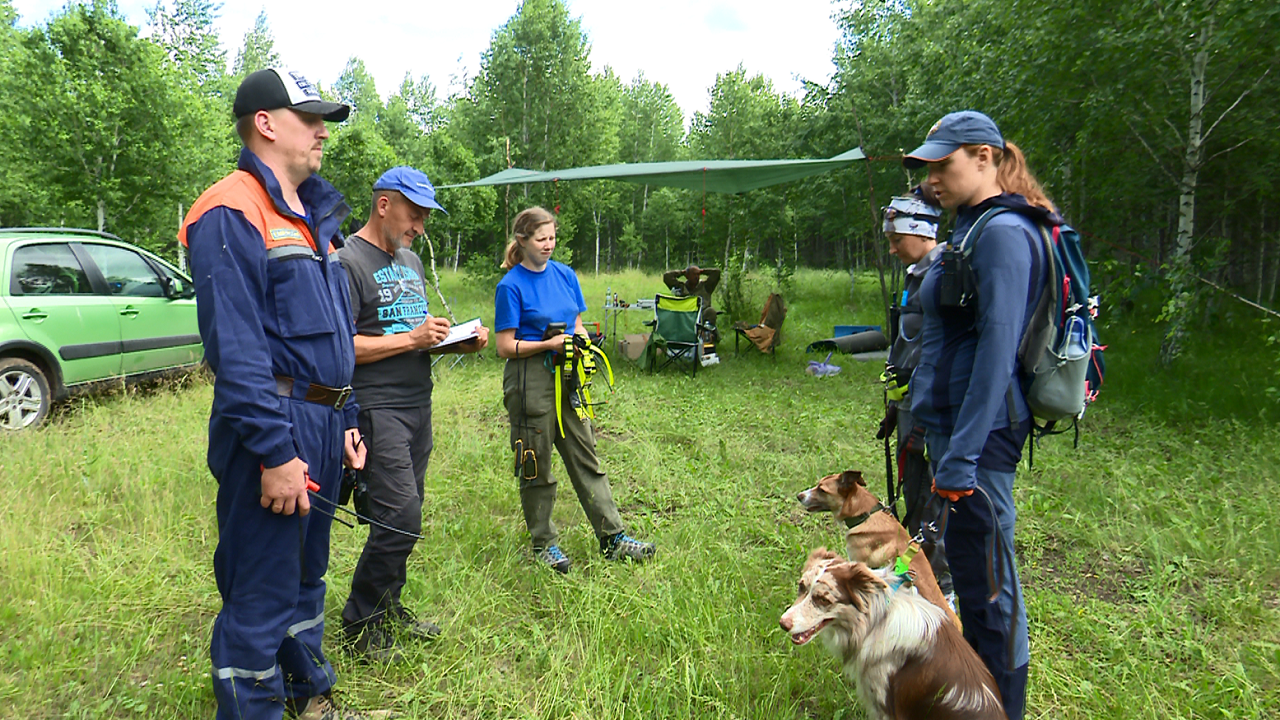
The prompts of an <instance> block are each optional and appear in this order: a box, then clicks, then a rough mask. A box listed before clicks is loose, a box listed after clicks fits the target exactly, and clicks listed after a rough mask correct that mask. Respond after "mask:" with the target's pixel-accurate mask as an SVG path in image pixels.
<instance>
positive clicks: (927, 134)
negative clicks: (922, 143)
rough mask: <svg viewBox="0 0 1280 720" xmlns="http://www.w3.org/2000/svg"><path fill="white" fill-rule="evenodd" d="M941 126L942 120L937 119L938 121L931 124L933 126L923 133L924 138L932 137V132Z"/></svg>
mask: <svg viewBox="0 0 1280 720" xmlns="http://www.w3.org/2000/svg"><path fill="white" fill-rule="evenodd" d="M941 127H942V121H941V120H939V121H938V122H936V123H934V124H933V127H931V128H929V132H927V133H925V138H926V139H927V138H931V137H933V134H934V133H936V132H938V129H939V128H941Z"/></svg>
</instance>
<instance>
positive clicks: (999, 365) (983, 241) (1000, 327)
mask: <svg viewBox="0 0 1280 720" xmlns="http://www.w3.org/2000/svg"><path fill="white" fill-rule="evenodd" d="M997 205H999V206H1004V207H1009V208H1011V209H1012V210H1013V211H1014V212H1005V213H1002V214H1000V215H997V216H995V217H993V218H992V219H991V220H990V221H989V222H988V223H987V225H986V227H985V228H983V230H982V233H981V235H979V236H978V237H977V238H975V239H974V240H973V253H972V255H971V256H970V266H971V267H972V268H973V274H974V279H975V282H976V286H977V299H976V301H975V302H974V303H970V306H969V307H965V308H946V307H942V306H941V303H940V302H939V291H940V283H939V278H940V277H941V274H942V263H934V265H933V266H932V267H930V268H929V270H928V271H927V272H926V273H925V276H924V280H923V282H922V283H921V287H920V298H921V301H922V304H923V308H924V328H923V330H922V331H921V357H920V364H919V365H918V366H917V367H916V370H915V373H914V374H913V375H912V377H911V390H912V392H911V413H912V415H913V416H914V417H915V420H916V422H917V423H919V424H920V425H922V426H923V427H924V428H925V429H927V430H931V431H933V432H936V433H941V434H945V435H948V436H950V438H951V440H950V443H949V445H948V448H947V452H946V453H945V454H944V455H943V456H942V457H941V458H934V461H935V462H936V463H937V472H936V473H935V482H936V484H937V487H938V488H940V489H944V490H967V489H969V488H972V487H974V484H975V482H976V481H975V477H974V476H975V473H976V470H977V466H978V465H982V466H983V467H988V468H991V469H995V470H1000V471H1012V470H1013V469H1014V466H1015V465H1016V464H1017V461H1018V459H1019V458H1020V457H1021V444H1022V440H1023V439H1025V437H1026V431H1027V430H1028V429H1029V428H1030V422H1028V420H1029V418H1030V417H1031V413H1030V411H1029V410H1028V408H1027V403H1026V400H1025V399H1024V398H1023V394H1022V385H1021V383H1020V382H1019V374H1018V368H1017V354H1018V345H1019V343H1020V342H1021V340H1022V335H1023V332H1024V331H1025V330H1026V327H1027V323H1028V322H1029V321H1030V319H1031V314H1032V312H1033V311H1034V310H1035V306H1036V302H1037V301H1038V300H1039V298H1040V294H1041V293H1042V292H1043V290H1044V283H1045V274H1046V267H1045V262H1044V250H1043V243H1042V240H1041V239H1040V236H1039V230H1038V229H1037V227H1036V223H1045V224H1049V225H1054V224H1061V222H1062V219H1061V218H1060V217H1058V216H1057V214H1055V213H1050V212H1049V211H1046V210H1044V209H1042V208H1038V207H1034V206H1032V205H1030V204H1028V203H1027V202H1026V200H1025V199H1023V197H1022V196H1021V195H1016V194H1010V193H1006V194H1003V195H999V196H996V197H994V198H990V199H988V200H985V201H983V202H982V203H979V204H978V205H977V206H976V207H972V208H970V207H961V208H959V210H958V212H957V215H956V224H955V229H954V230H953V231H952V234H951V237H952V238H953V239H956V240H957V241H958V239H959V238H962V237H964V234H965V233H966V232H968V230H969V228H970V227H972V226H973V223H974V222H975V221H976V220H977V219H978V217H979V216H981V215H982V213H983V212H985V211H986V210H987V209H988V208H991V207H993V206H997ZM975 305H976V307H975ZM1011 391H1012V410H1013V414H1012V417H1011V416H1010V392H1011ZM1014 425H1017V426H1018V428H1019V430H1018V431H1011V430H1010V428H1011V426H1014Z"/></svg>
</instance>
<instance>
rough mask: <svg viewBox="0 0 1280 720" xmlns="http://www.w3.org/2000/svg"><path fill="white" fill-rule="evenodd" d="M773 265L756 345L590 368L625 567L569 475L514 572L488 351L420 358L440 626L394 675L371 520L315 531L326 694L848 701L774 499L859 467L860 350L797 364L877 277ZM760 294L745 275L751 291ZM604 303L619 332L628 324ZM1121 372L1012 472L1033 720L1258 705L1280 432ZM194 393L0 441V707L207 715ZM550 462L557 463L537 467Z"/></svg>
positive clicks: (199, 428) (802, 547)
mask: <svg viewBox="0 0 1280 720" xmlns="http://www.w3.org/2000/svg"><path fill="white" fill-rule="evenodd" d="M442 279H443V280H444V285H445V287H444V289H443V290H444V293H445V295H446V297H448V298H449V299H450V302H451V304H452V305H453V307H454V311H455V314H456V315H457V317H458V319H460V320H464V319H467V318H470V317H474V316H480V317H484V318H486V320H487V321H491V319H492V295H491V291H489V290H484V289H476V288H473V287H469V286H468V285H467V284H466V282H465V279H464V278H463V277H461V276H456V275H453V274H446V275H445V276H444V277H443V278H442ZM793 283H794V286H793V287H794V289H793V291H792V292H791V296H790V297H788V302H789V307H790V312H789V314H788V317H787V321H786V326H785V327H786V330H785V341H784V345H785V347H784V348H783V351H782V353H781V356H780V357H778V358H777V359H776V360H774V359H770V358H766V357H762V356H760V355H758V354H755V353H752V354H744V355H742V356H741V357H738V356H735V355H734V354H733V352H732V350H731V343H732V340H731V339H730V338H731V333H730V332H727V331H726V332H725V334H726V336H729V337H727V338H726V342H724V343H722V349H721V350H722V354H723V356H724V358H723V361H722V363H721V364H720V365H718V366H715V367H711V368H707V369H705V370H704V371H701V372H699V373H698V375H697V377H696V378H690V377H686V376H681V375H678V374H675V373H665V374H658V375H648V374H644V373H641V372H639V371H638V370H637V369H636V368H634V366H631V365H630V364H628V363H627V362H626V361H624V360H622V359H621V358H618V357H615V358H614V361H615V362H614V364H615V371H616V372H617V374H618V388H617V392H615V393H614V394H613V395H611V396H608V397H607V399H608V400H609V405H608V406H606V407H604V408H602V409H601V410H600V412H599V418H598V423H597V430H598V437H599V446H600V454H601V457H602V458H603V462H604V465H605V469H606V470H607V472H608V473H609V475H610V478H611V481H612V483H613V486H614V492H615V495H616V497H617V500H618V503H619V505H620V507H621V508H622V513H623V518H624V520H625V522H626V523H627V524H628V525H629V527H630V528H631V530H633V531H634V534H636V535H638V536H640V537H643V538H645V539H650V540H653V541H655V542H656V543H657V544H658V555H657V557H656V559H655V560H654V561H653V562H652V563H650V564H647V565H642V566H634V565H618V564H613V563H609V562H606V561H604V560H603V559H601V558H600V557H599V554H598V551H597V549H596V545H595V539H594V538H593V537H592V535H591V532H590V529H589V528H588V527H587V525H586V522H585V520H584V519H583V517H582V512H581V510H580V509H579V508H578V507H577V503H576V500H575V498H574V497H573V493H572V490H571V489H570V488H569V487H565V488H563V489H562V491H561V493H560V502H559V503H558V505H557V509H556V515H555V517H556V521H557V523H558V524H559V525H560V527H561V537H562V542H563V547H564V549H565V551H566V553H568V554H569V555H570V556H571V557H572V558H573V560H574V561H575V565H574V568H573V571H572V573H571V574H570V575H568V576H564V577H562V576H559V575H557V574H555V573H552V572H550V571H548V570H546V569H544V568H540V567H537V566H535V564H534V561H533V559H532V557H531V555H530V553H529V551H528V549H527V547H528V537H527V534H526V532H525V529H524V523H523V519H522V516H521V513H520V508H519V502H518V499H517V496H516V490H515V481H514V478H512V477H511V475H510V472H509V470H508V468H509V467H510V462H509V459H508V455H509V450H508V448H507V429H506V423H505V414H504V412H503V410H502V405H501V361H499V360H496V359H494V358H493V357H492V353H491V352H489V353H486V354H485V355H486V357H481V358H471V359H467V360H465V361H463V362H461V363H459V364H458V365H456V366H452V365H450V363H449V362H448V361H449V360H451V358H446V360H445V361H442V362H441V363H440V364H439V365H438V366H437V374H438V377H437V384H436V390H435V403H434V412H435V443H436V445H435V451H434V453H433V456H432V460H431V466H430V469H429V470H428V473H427V480H426V486H427V492H426V502H425V508H424V524H423V533H424V534H425V535H426V536H427V539H426V540H425V541H422V542H420V543H419V545H418V549H417V551H416V552H415V553H414V555H413V556H412V558H411V559H410V577H409V584H408V587H407V588H406V591H405V597H406V601H407V602H408V603H409V604H410V605H411V606H413V607H414V608H416V609H417V610H418V612H419V613H420V614H422V615H424V616H425V617H429V618H431V619H434V620H436V621H438V622H439V624H440V625H441V626H442V627H443V628H444V630H445V634H444V636H443V637H442V638H441V639H440V640H438V641H437V642H435V643H433V644H430V645H425V646H421V647H414V648H412V649H411V650H410V652H409V655H408V660H407V661H406V662H404V663H402V664H399V665H392V666H381V665H366V664H364V663H362V662H359V661H358V660H357V659H355V658H353V657H351V656H349V655H347V654H345V653H344V652H343V651H342V650H340V649H339V648H338V646H337V643H336V638H337V633H335V630H336V629H337V628H338V626H339V623H340V621H339V617H338V613H339V610H340V608H341V605H342V603H343V602H344V601H345V598H346V589H347V583H349V581H350V577H351V572H352V569H353V567H354V564H355V561H356V559H357V558H358V556H359V552H360V549H361V546H362V543H363V538H364V532H363V530H357V531H350V530H347V529H346V528H341V527H336V528H335V533H334V542H333V549H332V554H333V561H332V564H331V570H330V574H329V583H330V584H329V603H328V611H327V612H328V620H329V623H328V626H329V635H330V638H331V639H333V640H334V642H331V643H330V650H329V653H330V658H331V660H332V661H333V662H334V665H335V667H336V668H337V670H338V673H339V676H340V685H339V690H340V693H341V695H342V698H343V699H344V700H345V701H347V704H349V705H353V706H356V707H391V708H394V709H396V710H397V711H398V712H400V713H401V714H402V716H404V717H409V718H428V717H430V718H435V717H446V718H510V717H520V718H561V717H581V718H654V717H673V718H674V717H680V718H684V717H693V716H696V717H722V718H761V719H764V718H787V717H796V718H799V717H804V718H822V719H824V720H825V719H826V718H833V719H841V718H860V717H863V715H862V713H861V711H860V710H859V709H858V707H857V701H856V699H855V698H854V696H853V694H852V692H851V689H850V688H849V687H848V686H847V685H846V683H845V682H844V681H843V680H842V679H841V677H840V674H839V667H838V665H837V663H836V661H835V660H834V659H833V658H830V657H828V656H827V655H825V654H824V653H823V652H822V651H821V649H820V648H819V647H813V646H806V647H802V648H795V649H793V648H792V647H791V646H790V643H789V641H788V639H787V637H786V636H785V634H783V633H782V632H781V631H780V630H778V628H777V619H778V616H779V614H780V612H781V611H782V609H783V608H785V607H786V606H787V605H788V604H789V603H790V602H791V601H792V600H793V599H794V587H795V581H796V579H797V577H798V574H799V569H800V566H801V564H802V563H803V561H804V558H805V556H806V554H807V553H808V551H809V550H810V549H811V548H813V547H817V546H820V545H826V546H829V547H839V546H840V545H841V543H842V533H841V532H840V530H839V529H838V528H836V527H835V525H834V524H833V523H832V522H831V520H830V519H829V518H825V517H816V516H807V515H805V514H804V513H803V512H801V511H800V509H799V506H798V505H797V503H796V502H795V500H794V495H795V493H796V492H797V491H799V490H801V489H803V488H804V487H807V486H808V485H809V484H811V483H812V482H813V481H814V479H815V478H817V477H819V476H821V475H823V474H825V473H828V472H832V471H835V470H840V469H844V468H858V469H862V470H864V471H865V472H867V473H868V475H869V476H870V477H871V478H880V477H882V471H881V470H880V468H883V466H884V460H883V457H882V455H881V454H880V452H881V448H880V445H879V443H878V442H877V441H876V440H875V439H874V431H875V427H876V423H877V421H878V420H879V417H880V413H881V412H882V406H881V400H880V391H879V388H878V383H877V381H876V376H877V375H878V374H879V372H880V369H881V368H880V367H879V366H878V363H876V362H874V361H873V362H859V361H857V360H853V359H851V358H848V357H833V358H832V361H833V362H839V363H840V364H841V365H842V366H843V367H844V370H843V372H842V373H841V374H840V375H838V376H835V377H829V378H813V377H810V376H807V375H805V374H804V373H803V367H804V364H805V363H804V361H805V360H807V359H811V358H812V356H806V355H805V354H804V352H803V349H804V346H805V345H806V344H807V343H808V342H810V341H812V340H815V339H820V338H822V337H827V336H828V335H829V334H830V332H831V326H832V325H835V324H848V323H859V324H861V323H871V324H874V323H878V322H879V317H880V312H881V311H880V310H879V303H878V299H877V298H878V288H877V287H876V286H875V285H874V283H873V282H872V281H871V280H870V279H860V280H859V284H858V286H857V287H856V288H855V289H854V292H852V293H851V292H850V287H849V281H848V276H847V275H844V274H837V273H819V272H799V273H797V274H796V275H795V277H794V279H793ZM583 284H584V292H585V294H586V296H587V300H588V304H589V305H590V306H591V308H592V311H591V312H590V313H588V317H589V319H594V318H597V317H598V316H599V311H598V307H599V305H600V304H601V302H602V301H603V298H604V293H605V289H606V288H607V287H611V288H612V289H613V290H616V291H618V293H619V295H620V296H622V297H624V298H626V299H629V300H634V299H636V298H638V297H642V296H646V295H651V294H652V293H653V292H655V291H656V290H658V289H659V285H660V283H659V282H658V280H657V278H656V277H655V276H650V275H644V274H641V273H638V272H637V273H622V274H617V275H611V276H607V277H605V276H602V277H600V278H591V277H584V282H583ZM769 289H770V288H769V287H768V282H767V280H765V279H756V280H755V281H754V283H753V285H752V292H753V293H754V295H753V297H754V298H755V300H756V301H757V302H758V303H761V304H762V303H763V300H764V296H765V294H766V293H767V292H768V290H769ZM620 317H621V323H622V326H623V330H624V331H627V330H630V331H632V332H640V331H643V326H642V325H640V321H641V320H642V319H645V317H646V315H645V314H644V313H641V312H630V311H625V312H624V313H622V314H621V316H620ZM747 319H749V320H751V321H754V320H755V318H747ZM724 329H725V330H727V326H726V327H725V328H724ZM1112 333H1113V337H1119V333H1118V332H1116V330H1115V329H1114V328H1113V329H1112ZM1112 342H1113V343H1115V345H1116V346H1118V347H1123V344H1122V343H1120V342H1119V341H1116V340H1113V341H1112ZM1113 357H1114V358H1115V359H1114V360H1113V369H1112V372H1114V373H1118V377H1120V378H1124V377H1125V376H1126V373H1134V375H1132V376H1131V377H1136V376H1137V375H1139V374H1140V373H1136V372H1135V371H1133V370H1132V367H1131V366H1130V363H1132V362H1136V361H1137V360H1135V359H1134V356H1132V355H1129V354H1127V353H1126V352H1115V353H1114V355H1113ZM1130 382H1136V380H1134V381H1130V380H1125V381H1123V382H1117V383H1115V384H1114V385H1112V386H1110V387H1108V394H1106V395H1104V399H1103V402H1101V403H1100V404H1099V405H1097V406H1095V407H1094V408H1093V409H1091V411H1090V414H1089V416H1088V417H1087V422H1086V424H1085V430H1084V434H1083V435H1082V437H1081V444H1080V447H1079V448H1078V449H1073V448H1072V447H1071V442H1070V440H1069V439H1064V438H1056V439H1051V440H1047V441H1046V442H1045V443H1044V444H1043V445H1042V447H1040V448H1039V449H1038V450H1037V452H1036V455H1035V467H1034V469H1025V468H1024V469H1023V470H1022V471H1021V472H1020V475H1019V481H1018V488H1017V500H1018V507H1019V515H1020V527H1019V532H1018V548H1019V553H1020V561H1021V565H1022V575H1023V579H1024V585H1025V591H1026V596H1027V602H1028V607H1029V610H1030V622H1031V642H1032V667H1031V687H1030V699H1029V706H1030V712H1029V717H1032V718H1152V719H1155V718H1227V717H1231V718H1270V717H1276V716H1278V715H1280V570H1278V567H1280V564H1278V563H1277V562H1276V557H1277V554H1278V553H1280V533H1278V531H1277V527H1280V524H1278V521H1280V517H1278V513H1277V511H1276V509H1275V505H1274V503H1271V502H1268V500H1269V498H1270V497H1271V495H1272V494H1273V493H1274V488H1275V487H1276V486H1277V481H1278V480H1280V478H1278V477H1277V472H1276V470H1275V468H1276V467H1277V466H1278V465H1280V443H1276V442H1275V441H1274V439H1273V437H1272V436H1273V435H1274V433H1275V430H1276V427H1275V426H1274V425H1273V424H1269V423H1268V422H1267V421H1266V420H1257V419H1255V418H1254V417H1252V416H1249V417H1245V418H1240V419H1231V420H1222V419H1214V418H1215V417H1219V418H1220V417H1223V416H1225V415H1226V414H1225V413H1223V414H1221V415H1216V416H1209V417H1205V416H1203V415H1204V414H1198V413H1193V414H1192V415H1191V416H1185V417H1182V416H1180V417H1177V418H1176V422H1170V420H1169V419H1167V418H1166V417H1164V416H1162V415H1160V414H1159V413H1158V412H1157V410H1156V409H1155V408H1152V407H1149V406H1145V405H1143V404H1142V403H1141V402H1137V401H1134V400H1133V399H1131V398H1123V397H1122V395H1123V392H1122V390H1123V388H1125V387H1129V386H1131V385H1129V383H1130ZM1170 382H1176V381H1170ZM210 398H211V388H210V386H209V385H208V384H207V383H206V382H205V381H204V380H203V379H201V378H192V379H189V380H188V381H187V382H185V383H179V384H177V385H173V386H165V387H162V388H160V389H155V390H147V391H130V392H126V393H121V394H117V395H114V396H111V397H105V398H99V399H92V400H82V401H80V402H79V403H77V404H76V405H75V406H72V407H69V408H67V409H65V410H64V411H63V412H61V413H59V415H58V417H57V418H56V419H55V420H54V421H53V422H51V423H50V424H49V425H48V426H47V427H45V428H43V429H41V430H39V431H36V432H30V433H23V434H18V435H11V436H4V437H0V479H2V480H3V482H2V483H0V487H4V488H5V489H7V490H8V491H9V494H8V498H7V499H8V502H6V503H5V504H3V505H0V717H3V718H86V719H87V718H195V717H210V716H211V715H212V714H213V697H212V692H211V690H210V687H209V681H208V668H209V662H208V657H207V645H208V637H209V632H210V626H211V623H212V619H213V617H214V615H215V614H216V612H217V609H218V606H219V601H218V598H217V593H216V590H215V588H214V582H213V577H212V572H211V555H212V552H213V547H214V545H215V543H216V535H217V531H216V527H215V525H214V519H213V498H214V488H213V481H212V479H211V478H210V477H209V476H208V472H207V470H206V469H205V466H204V459H203V453H204V443H205V435H206V419H207V412H208V405H209V401H210ZM554 470H555V471H556V472H557V474H558V475H559V476H561V477H563V472H562V468H561V466H560V465H559V461H558V460H556V461H555V466H554ZM879 482H880V483H882V482H883V481H882V480H880V481H879ZM873 487H878V485H877V484H876V483H875V482H873Z"/></svg>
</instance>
